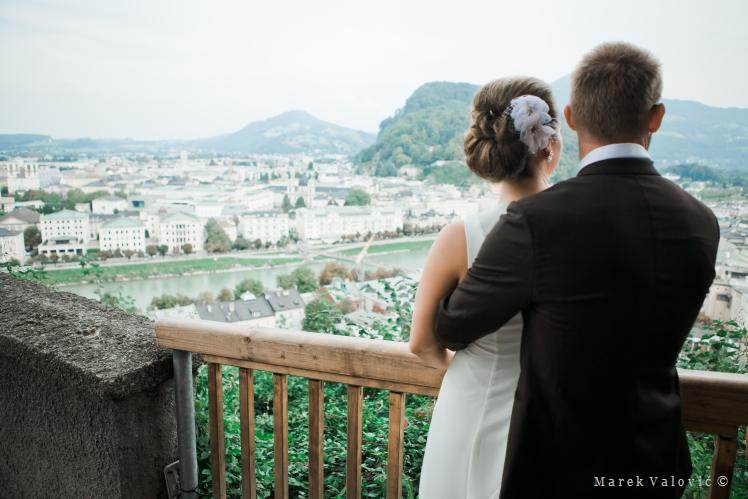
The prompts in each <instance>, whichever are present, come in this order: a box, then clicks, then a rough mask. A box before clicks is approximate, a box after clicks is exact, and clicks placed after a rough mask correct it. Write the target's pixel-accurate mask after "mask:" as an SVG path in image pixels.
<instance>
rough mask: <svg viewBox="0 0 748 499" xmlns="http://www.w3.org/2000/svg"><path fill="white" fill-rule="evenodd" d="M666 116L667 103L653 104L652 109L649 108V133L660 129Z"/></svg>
mask: <svg viewBox="0 0 748 499" xmlns="http://www.w3.org/2000/svg"><path fill="white" fill-rule="evenodd" d="M664 117H665V104H655V105H654V106H652V109H650V110H649V120H648V121H649V122H648V123H647V127H648V129H649V133H655V132H656V131H657V130H659V129H660V125H662V120H663V118H664Z"/></svg>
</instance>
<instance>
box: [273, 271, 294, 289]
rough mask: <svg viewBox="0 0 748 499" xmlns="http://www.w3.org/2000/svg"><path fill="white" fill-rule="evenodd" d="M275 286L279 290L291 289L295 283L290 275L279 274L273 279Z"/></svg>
mask: <svg viewBox="0 0 748 499" xmlns="http://www.w3.org/2000/svg"><path fill="white" fill-rule="evenodd" d="M275 283H276V285H277V286H278V287H279V288H281V289H291V288H293V287H294V285H295V284H296V282H295V281H294V278H293V277H292V276H291V274H281V275H279V276H277V277H276V278H275Z"/></svg>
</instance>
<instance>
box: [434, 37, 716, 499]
mask: <svg viewBox="0 0 748 499" xmlns="http://www.w3.org/2000/svg"><path fill="white" fill-rule="evenodd" d="M661 90H662V78H661V75H660V66H659V63H658V62H657V61H656V60H655V59H654V58H653V57H652V56H651V55H650V54H649V53H647V52H645V51H643V50H641V49H639V48H637V47H634V46H632V45H628V44H625V43H608V44H603V45H600V46H599V47H597V48H595V49H594V50H593V51H592V52H590V53H589V54H587V55H586V56H585V57H584V59H583V60H582V61H581V63H580V64H579V65H578V67H577V68H576V70H575V71H574V74H573V76H572V93H571V101H570V104H569V106H567V107H566V109H564V115H565V117H566V121H567V123H568V124H569V127H571V129H572V130H575V131H576V132H577V134H578V137H579V156H580V158H581V161H580V164H579V171H578V174H577V176H576V177H575V178H573V179H570V180H567V181H565V182H561V183H559V184H556V185H555V186H553V187H551V188H549V189H547V190H545V191H543V192H541V193H539V194H537V195H535V196H531V197H528V198H524V199H522V200H520V201H518V202H515V203H513V204H511V205H510V206H509V209H508V211H507V214H506V215H505V216H503V217H502V218H501V220H500V221H499V223H498V224H496V226H495V227H494V228H493V230H492V231H491V233H490V234H489V235H488V237H487V238H486V240H485V242H484V244H483V247H482V248H481V250H480V252H479V254H478V256H477V258H476V260H475V262H474V264H473V266H472V268H471V269H470V270H469V271H468V273H467V276H466V277H465V278H464V280H463V281H462V282H460V284H459V286H458V287H457V288H456V289H455V290H454V291H453V292H452V293H451V295H450V296H447V297H446V298H445V299H444V300H443V301H442V303H441V305H440V308H439V312H438V318H437V328H436V334H437V337H438V339H439V341H440V342H441V343H442V345H443V346H445V347H447V348H450V349H457V350H459V349H462V348H465V347H467V346H468V345H469V344H470V343H471V342H473V341H475V340H476V339H478V338H480V337H481V336H484V335H486V334H488V333H490V332H493V331H496V330H497V329H499V327H500V326H501V325H503V324H504V323H505V322H507V321H508V320H509V319H510V318H511V317H513V316H514V315H516V314H518V313H520V312H521V313H522V315H523V318H524V332H523V337H522V353H521V368H522V374H521V376H520V380H519V384H518V387H517V391H516V394H515V402H514V409H513V413H512V419H511V426H510V430H509V443H508V447H507V456H506V464H505V467H504V474H503V477H504V478H503V484H502V487H501V497H502V498H504V499H508V498H511V499H514V498H520V499H529V498H555V497H558V498H569V497H574V498H583V497H600V496H605V497H667V498H675V497H680V496H681V494H682V492H683V489H684V485H683V482H682V481H679V479H684V480H686V481H687V479H688V477H689V476H690V475H691V460H690V456H689V452H688V445H687V442H686V436H685V433H684V430H683V425H682V417H681V400H680V395H679V389H678V374H677V372H676V369H675V363H676V359H677V357H678V352H679V351H680V349H681V346H682V345H683V342H684V340H685V338H686V336H687V335H688V333H689V330H690V329H691V327H692V325H693V323H694V320H695V319H696V316H697V314H698V312H699V309H700V307H701V304H702V301H703V300H704V297H705V294H706V293H707V291H708V290H709V286H710V284H711V282H712V279H713V278H714V263H715V257H716V252H717V243H718V240H719V228H718V226H717V222H716V220H715V217H714V215H713V214H712V213H711V211H710V210H709V209H708V208H706V207H705V206H704V205H702V204H701V203H700V202H699V201H697V200H695V199H694V198H692V197H691V196H690V195H689V194H687V193H686V192H684V191H683V190H682V189H680V188H679V187H677V186H676V185H675V184H673V183H672V182H670V181H669V180H667V179H664V178H663V177H661V176H660V175H659V173H657V170H655V168H654V166H653V165H652V160H651V159H650V156H649V153H648V152H647V149H648V148H649V144H650V142H651V139H652V135H653V134H654V133H655V132H656V131H657V130H658V129H659V127H660V123H661V122H662V118H663V116H664V114H665V109H664V107H663V105H662V104H661V103H660V94H661ZM486 381H487V380H486ZM653 482H654V485H653ZM673 484H674V485H673Z"/></svg>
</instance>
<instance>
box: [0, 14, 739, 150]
mask: <svg viewBox="0 0 748 499" xmlns="http://www.w3.org/2000/svg"><path fill="white" fill-rule="evenodd" d="M746 19H748V1H745V0H734V1H730V0H710V1H704V0H698V1H690V0H681V1H659V0H658V1H654V0H645V1H640V0H619V1H617V2H607V1H601V0H575V1H564V2H562V1H552V0H551V1H545V0H536V1H532V0H523V1H519V0H518V1H513V2H507V1H506V0H491V1H485V2H484V1H475V0H474V1H470V2H466V1H459V2H458V1H452V2H441V1H436V0H430V1H423V2H421V1H412V0H397V1H389V0H377V1H366V2H364V1H356V0H341V1H324V0H306V1H294V2H290V1H285V0H261V1H260V0H243V1H235V2H234V1H191V0H179V1H164V0H149V1H136V0H117V1H110V0H87V1H80V0H58V1H33V0H0V133H19V132H29V133H45V134H50V135H52V136H54V137H58V138H61V137H81V136H89V137H132V138H195V137H204V136H210V135H214V134H218V133H223V132H228V131H233V130H236V129H238V128H240V127H242V126H243V125H245V124H246V123H248V122H250V121H254V120H257V119H262V118H266V117H268V116H271V115H274V114H278V113H280V112H283V111H286V110H289V109H305V110H307V111H309V112H310V113H312V114H314V115H316V116H318V117H319V118H322V119H325V120H329V121H333V122H336V123H339V124H342V125H347V126H351V127H355V128H359V129H363V130H367V131H371V132H375V131H376V130H377V128H378V125H379V122H380V121H381V120H382V119H384V118H385V117H387V116H388V115H390V114H391V113H392V112H393V111H394V110H395V109H396V108H398V107H400V106H402V104H403V102H404V101H405V99H406V98H407V97H408V95H409V94H410V93H411V92H413V90H414V89H415V88H417V87H418V86H419V85H421V84H422V83H424V82H427V81H432V80H449V81H469V82H473V83H483V82H486V81H488V80H491V79H493V78H496V77H500V76H505V75H512V74H530V75H534V76H538V77H540V78H544V79H546V80H548V81H553V80H555V79H556V78H559V77H561V76H563V75H565V74H567V73H569V72H570V71H571V69H572V68H573V66H574V64H575V63H576V62H577V60H578V59H579V58H580V57H581V55H582V54H583V53H584V52H585V51H586V50H588V49H590V48H591V47H593V46H594V45H595V44H597V43H599V42H601V41H605V40H618V39H622V40H627V41H631V42H634V43H637V44H639V45H642V46H644V47H647V48H648V49H650V50H651V51H653V52H654V53H655V54H656V55H657V56H658V57H659V58H660V59H661V61H662V63H663V65H664V75H665V96H666V97H670V98H680V99H693V100H699V101H701V102H704V103H706V104H710V105H715V106H739V107H748V84H747V83H746V82H748V65H746V55H745V54H746V53H747V52H748V30H746V26H745V22H746Z"/></svg>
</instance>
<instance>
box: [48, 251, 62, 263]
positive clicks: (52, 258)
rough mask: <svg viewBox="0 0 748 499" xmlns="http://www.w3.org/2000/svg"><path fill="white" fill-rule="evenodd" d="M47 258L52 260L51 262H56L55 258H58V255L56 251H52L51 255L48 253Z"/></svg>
mask: <svg viewBox="0 0 748 499" xmlns="http://www.w3.org/2000/svg"><path fill="white" fill-rule="evenodd" d="M49 259H50V260H51V261H52V263H57V260H59V259H60V255H58V254H57V253H52V254H51V255H49Z"/></svg>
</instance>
